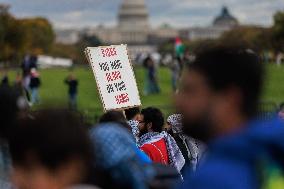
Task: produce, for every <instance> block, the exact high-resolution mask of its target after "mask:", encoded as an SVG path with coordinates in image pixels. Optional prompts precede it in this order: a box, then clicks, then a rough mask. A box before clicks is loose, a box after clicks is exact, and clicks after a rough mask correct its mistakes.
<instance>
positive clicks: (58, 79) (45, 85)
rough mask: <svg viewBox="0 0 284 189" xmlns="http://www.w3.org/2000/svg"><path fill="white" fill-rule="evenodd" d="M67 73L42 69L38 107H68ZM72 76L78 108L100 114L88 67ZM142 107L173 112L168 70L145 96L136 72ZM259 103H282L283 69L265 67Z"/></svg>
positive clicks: (162, 71) (12, 73)
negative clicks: (154, 90) (76, 83)
mask: <svg viewBox="0 0 284 189" xmlns="http://www.w3.org/2000/svg"><path fill="white" fill-rule="evenodd" d="M17 71H19V70H11V71H9V79H10V82H12V81H13V79H14V78H15V74H16V72H17ZM69 72H70V71H69V70H67V69H46V70H41V71H40V74H41V80H42V87H41V88H40V97H41V105H40V107H46V106H64V107H66V106H67V86H66V85H65V84H64V82H63V81H64V79H65V78H66V77H67V75H68V73H69ZM74 73H75V75H76V76H77V78H78V80H79V94H78V108H79V110H80V111H82V112H85V114H98V115H99V114H101V112H102V104H101V102H100V98H99V95H98V92H97V87H96V82H95V80H94V77H93V75H92V71H91V70H90V68H89V67H79V68H75V69H74ZM135 75H136V80H137V83H138V87H139V91H140V95H141V100H142V104H143V107H147V106H158V107H161V108H162V109H163V110H164V112H165V113H166V114H168V113H170V111H173V110H171V109H168V108H163V107H164V106H168V107H171V105H172V90H171V82H170V80H171V79H170V77H171V76H170V71H169V70H168V69H167V68H161V69H160V70H159V84H160V87H161V90H162V91H161V94H158V95H151V96H144V95H143V86H144V76H145V72H144V70H143V69H141V68H137V69H135ZM262 100H264V101H273V102H276V103H280V102H283V101H284V67H283V66H282V67H277V66H274V65H269V66H267V77H266V80H265V90H264V93H263V97H262Z"/></svg>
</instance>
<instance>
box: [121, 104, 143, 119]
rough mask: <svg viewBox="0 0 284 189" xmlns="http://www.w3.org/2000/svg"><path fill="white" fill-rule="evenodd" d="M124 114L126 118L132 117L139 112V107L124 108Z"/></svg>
mask: <svg viewBox="0 0 284 189" xmlns="http://www.w3.org/2000/svg"><path fill="white" fill-rule="evenodd" d="M124 112H125V116H126V119H127V120H131V119H133V118H134V117H135V116H136V115H137V114H139V113H140V108H139V107H134V108H129V109H126V110H124Z"/></svg>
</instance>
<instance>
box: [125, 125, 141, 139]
mask: <svg viewBox="0 0 284 189" xmlns="http://www.w3.org/2000/svg"><path fill="white" fill-rule="evenodd" d="M127 123H128V125H130V127H131V131H132V134H133V135H134V137H135V140H136V143H137V142H138V140H139V128H138V125H139V122H138V121H136V120H129V121H128V122H127Z"/></svg>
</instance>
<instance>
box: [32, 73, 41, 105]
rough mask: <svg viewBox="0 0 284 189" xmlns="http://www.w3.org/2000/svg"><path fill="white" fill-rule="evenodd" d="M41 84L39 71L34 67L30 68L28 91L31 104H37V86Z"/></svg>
mask: <svg viewBox="0 0 284 189" xmlns="http://www.w3.org/2000/svg"><path fill="white" fill-rule="evenodd" d="M40 85H41V81H40V78H39V73H38V72H37V70H36V69H34V68H33V69H31V78H30V84H29V86H30V91H31V104H32V105H33V104H37V103H39V101H40V99H39V93H38V90H39V87H40Z"/></svg>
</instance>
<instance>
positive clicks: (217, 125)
mask: <svg viewBox="0 0 284 189" xmlns="http://www.w3.org/2000/svg"><path fill="white" fill-rule="evenodd" d="M263 80H264V68H263V64H262V63H261V62H260V60H259V58H258V56H257V55H256V54H255V53H254V52H253V51H251V50H246V49H239V48H228V47H227V48H224V47H218V48H217V47H216V48H212V49H208V50H204V51H202V52H200V53H199V54H197V55H196V58H195V60H194V61H193V62H192V63H191V64H187V65H185V67H184V73H183V75H182V77H181V83H180V88H179V90H178V92H177V93H176V94H175V106H176V113H175V114H172V115H170V116H169V117H167V118H165V115H164V114H163V113H162V112H161V110H159V109H158V108H156V107H145V108H143V109H141V108H140V107H133V108H129V109H126V110H124V111H108V112H106V113H104V114H103V115H102V116H101V117H100V119H99V122H98V123H97V124H96V125H88V124H87V123H86V122H85V120H84V117H83V116H82V115H81V114H80V113H78V112H77V111H73V110H72V109H71V110H70V109H69V110H66V109H48V108H47V109H40V110H36V111H32V110H29V109H27V108H24V107H23V106H21V99H22V97H21V96H22V94H19V93H17V92H16V91H15V89H13V88H11V87H9V86H5V85H1V87H0V114H1V116H0V123H1V124H0V138H1V140H0V188H1V189H2V188H3V189H12V188H15V189H69V188H70V189H71V188H72V189H95V188H106V189H108V188H123V189H127V188H129V189H148V188H149V189H163V188H165V189H166V188H178V189H183V188H192V189H205V188H212V189H215V188H216V189H217V188H218V189H220V188H225V189H231V188H235V189H257V188H267V189H269V188H283V187H284V182H283V181H284V161H283V160H284V140H283V136H284V125H283V121H282V120H280V119H278V118H275V119H272V120H268V121H261V120H258V119H257V117H256V115H257V111H258V104H259V100H260V95H261V90H262V85H263ZM66 83H67V84H68V85H69V86H70V100H71V101H70V103H72V100H73V98H74V96H73V95H75V98H76V86H77V85H78V84H77V82H76V79H75V77H74V76H72V75H70V76H69V77H68V78H67V79H66ZM74 105H75V104H72V106H74Z"/></svg>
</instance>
